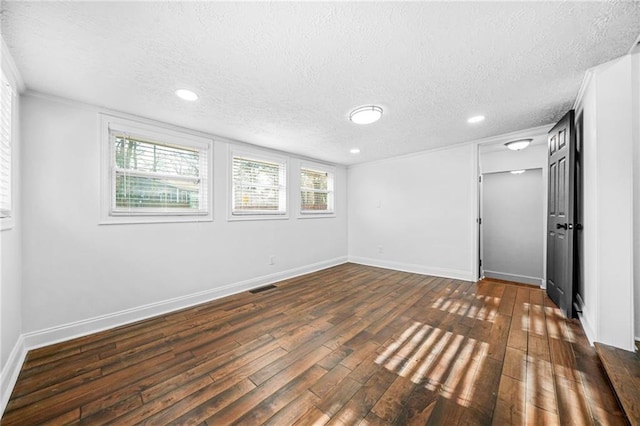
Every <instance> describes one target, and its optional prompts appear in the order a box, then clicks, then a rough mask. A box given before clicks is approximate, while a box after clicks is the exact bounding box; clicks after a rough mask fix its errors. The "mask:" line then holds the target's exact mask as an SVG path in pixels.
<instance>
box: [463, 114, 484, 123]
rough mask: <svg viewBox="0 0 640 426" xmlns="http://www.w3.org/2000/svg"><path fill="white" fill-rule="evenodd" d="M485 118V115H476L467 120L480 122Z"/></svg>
mask: <svg viewBox="0 0 640 426" xmlns="http://www.w3.org/2000/svg"><path fill="white" fill-rule="evenodd" d="M483 120H484V115H476V116H475V117H471V118H470V119H468V120H467V123H471V124H473V123H479V122H481V121H483Z"/></svg>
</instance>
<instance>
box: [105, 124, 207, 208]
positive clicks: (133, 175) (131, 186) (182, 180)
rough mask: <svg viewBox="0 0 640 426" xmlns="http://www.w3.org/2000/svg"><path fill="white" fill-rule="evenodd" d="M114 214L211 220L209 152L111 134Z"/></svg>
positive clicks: (198, 148) (142, 138) (194, 147)
mask: <svg viewBox="0 0 640 426" xmlns="http://www.w3.org/2000/svg"><path fill="white" fill-rule="evenodd" d="M110 139H111V153H112V202H111V212H112V214H115V215H126V214H206V213H207V206H208V203H207V187H208V185H207V169H208V165H207V150H206V148H202V147H196V146H189V145H186V144H185V145H184V146H183V145H177V144H170V143H165V142H161V141H154V140H149V139H148V138H144V137H139V136H135V135H130V134H127V133H124V132H122V131H113V130H112V131H111V132H110Z"/></svg>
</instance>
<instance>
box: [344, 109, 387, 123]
mask: <svg viewBox="0 0 640 426" xmlns="http://www.w3.org/2000/svg"><path fill="white" fill-rule="evenodd" d="M380 117H382V108H380V107H379V106H376V105H366V106H361V107H359V108H356V109H354V110H353V111H351V114H349V120H351V121H353V122H354V123H356V124H371V123H374V122H376V121H378V120H380Z"/></svg>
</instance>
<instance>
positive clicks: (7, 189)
mask: <svg viewBox="0 0 640 426" xmlns="http://www.w3.org/2000/svg"><path fill="white" fill-rule="evenodd" d="M1 74H2V76H1V79H2V80H1V81H0V112H1V117H0V217H2V218H7V217H11V215H12V211H11V210H12V194H11V185H12V183H11V181H12V170H11V169H12V167H11V162H12V151H11V149H12V147H11V123H12V121H11V120H12V117H11V115H12V107H13V95H14V92H13V88H12V87H11V84H9V81H8V79H7V77H6V76H5V75H4V73H1Z"/></svg>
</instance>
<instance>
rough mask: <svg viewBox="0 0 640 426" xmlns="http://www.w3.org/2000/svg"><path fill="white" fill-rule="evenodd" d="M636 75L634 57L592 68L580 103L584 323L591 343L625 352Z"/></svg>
mask: <svg viewBox="0 0 640 426" xmlns="http://www.w3.org/2000/svg"><path fill="white" fill-rule="evenodd" d="M634 78H636V79H637V76H633V67H632V59H631V57H630V56H625V57H622V58H619V59H616V60H614V61H611V62H608V63H606V64H603V65H600V66H598V67H596V68H594V69H593V70H591V71H590V79H589V80H588V82H587V85H586V87H585V88H584V91H583V94H582V97H581V100H580V102H579V105H578V108H577V109H578V110H580V109H583V110H584V162H583V163H584V165H583V167H584V231H583V234H584V243H585V247H584V257H585V259H584V264H585V289H584V293H585V294H584V302H585V306H584V307H583V314H582V317H581V320H582V322H583V325H584V328H585V331H586V332H587V335H588V336H589V338H590V339H591V340H594V341H599V342H603V343H607V344H610V345H614V346H617V347H620V348H623V349H627V350H632V349H633V325H634V315H633V303H634V302H633V300H634V298H633V269H634V264H633V242H634V241H633V239H634V232H633V229H634V218H633V152H634V150H633V132H634V126H637V120H638V117H637V115H638V113H639V112H640V111H638V110H637V109H636V110H635V111H634V109H633V105H634V104H633V100H632V93H633V91H632V88H633V87H634V84H633V81H634V80H633V79H634ZM634 114H635V116H634ZM636 143H637V141H636ZM636 223H637V222H636Z"/></svg>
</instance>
